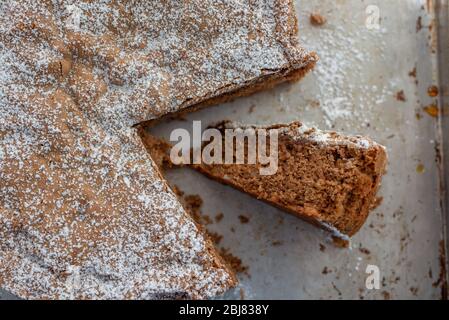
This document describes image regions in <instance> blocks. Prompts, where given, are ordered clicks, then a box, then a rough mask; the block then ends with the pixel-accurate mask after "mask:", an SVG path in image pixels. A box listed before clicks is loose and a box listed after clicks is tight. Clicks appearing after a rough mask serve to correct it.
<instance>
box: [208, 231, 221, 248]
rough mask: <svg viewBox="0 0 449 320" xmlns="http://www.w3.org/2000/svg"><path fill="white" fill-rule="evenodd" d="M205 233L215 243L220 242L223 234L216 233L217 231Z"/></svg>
mask: <svg viewBox="0 0 449 320" xmlns="http://www.w3.org/2000/svg"><path fill="white" fill-rule="evenodd" d="M207 234H208V235H209V237H210V239H211V240H212V242H213V243H214V244H215V245H218V244H220V242H221V240H222V239H223V236H222V235H221V234H218V233H217V232H212V231H207Z"/></svg>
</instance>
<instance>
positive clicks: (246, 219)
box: [239, 215, 249, 224]
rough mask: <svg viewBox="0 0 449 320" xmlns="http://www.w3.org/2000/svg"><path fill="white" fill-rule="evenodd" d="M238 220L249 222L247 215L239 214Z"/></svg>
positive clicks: (243, 222)
mask: <svg viewBox="0 0 449 320" xmlns="http://www.w3.org/2000/svg"><path fill="white" fill-rule="evenodd" d="M239 220H240V223H241V224H246V223H248V222H249V218H248V217H247V216H244V215H239Z"/></svg>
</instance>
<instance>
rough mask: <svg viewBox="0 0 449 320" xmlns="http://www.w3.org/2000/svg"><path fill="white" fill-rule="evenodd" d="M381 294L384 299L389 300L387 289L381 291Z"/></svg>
mask: <svg viewBox="0 0 449 320" xmlns="http://www.w3.org/2000/svg"><path fill="white" fill-rule="evenodd" d="M382 296H383V297H384V300H390V299H391V295H390V293H389V292H388V291H382Z"/></svg>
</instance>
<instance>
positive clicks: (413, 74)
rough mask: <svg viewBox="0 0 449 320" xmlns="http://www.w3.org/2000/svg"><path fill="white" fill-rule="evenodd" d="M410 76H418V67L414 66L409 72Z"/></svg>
mask: <svg viewBox="0 0 449 320" xmlns="http://www.w3.org/2000/svg"><path fill="white" fill-rule="evenodd" d="M408 76H409V77H412V78H416V76H417V70H416V67H414V68H413V70H412V71H410V72H409V73H408Z"/></svg>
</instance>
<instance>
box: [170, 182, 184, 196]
mask: <svg viewBox="0 0 449 320" xmlns="http://www.w3.org/2000/svg"><path fill="white" fill-rule="evenodd" d="M171 189H172V190H173V192H174V193H175V194H176V195H177V196H178V197H182V196H183V195H184V191H182V190H181V189H180V188H179V187H178V186H177V185H176V184H175V185H173V186H172V187H171Z"/></svg>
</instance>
